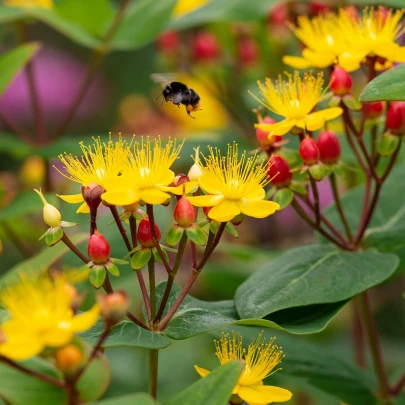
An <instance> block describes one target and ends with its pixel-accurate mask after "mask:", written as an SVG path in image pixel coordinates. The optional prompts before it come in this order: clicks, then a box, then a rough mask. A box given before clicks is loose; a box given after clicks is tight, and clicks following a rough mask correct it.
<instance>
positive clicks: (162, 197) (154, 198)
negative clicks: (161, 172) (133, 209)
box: [140, 188, 170, 204]
mask: <svg viewBox="0 0 405 405" xmlns="http://www.w3.org/2000/svg"><path fill="white" fill-rule="evenodd" d="M140 197H141V200H143V201H145V202H146V203H147V204H163V203H164V202H165V201H166V200H167V199H168V198H170V194H167V193H165V192H164V191H161V190H158V189H157V188H147V189H145V190H140Z"/></svg>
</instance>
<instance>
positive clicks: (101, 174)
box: [96, 168, 105, 180]
mask: <svg viewBox="0 0 405 405" xmlns="http://www.w3.org/2000/svg"><path fill="white" fill-rule="evenodd" d="M96 176H97V178H98V179H99V180H103V179H104V176H105V170H104V169H103V168H100V169H96Z"/></svg>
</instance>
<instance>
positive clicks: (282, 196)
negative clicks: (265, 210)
mask: <svg viewBox="0 0 405 405" xmlns="http://www.w3.org/2000/svg"><path fill="white" fill-rule="evenodd" d="M293 198H294V194H293V192H292V190H290V189H289V188H282V189H280V190H278V191H277V192H276V194H275V195H274V197H273V201H274V202H276V203H277V204H280V210H283V209H284V208H287V207H288V206H289V205H290V204H291V203H292V200H293Z"/></svg>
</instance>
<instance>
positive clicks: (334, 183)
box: [329, 173, 353, 242]
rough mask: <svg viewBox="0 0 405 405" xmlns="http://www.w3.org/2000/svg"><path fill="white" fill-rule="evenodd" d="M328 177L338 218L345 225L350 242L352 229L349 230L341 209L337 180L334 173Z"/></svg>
mask: <svg viewBox="0 0 405 405" xmlns="http://www.w3.org/2000/svg"><path fill="white" fill-rule="evenodd" d="M329 179H330V184H331V186H332V191H333V197H334V199H335V203H336V208H337V210H338V212H339V215H340V219H341V221H342V223H343V226H344V227H345V230H346V235H347V237H348V239H349V241H350V242H351V241H352V238H353V236H352V231H351V230H350V226H349V223H348V222H347V218H346V214H345V212H344V210H343V207H342V203H341V201H340V196H339V190H338V185H337V180H336V175H335V173H332V174H331V175H330V177H329Z"/></svg>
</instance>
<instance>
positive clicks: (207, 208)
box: [203, 207, 212, 218]
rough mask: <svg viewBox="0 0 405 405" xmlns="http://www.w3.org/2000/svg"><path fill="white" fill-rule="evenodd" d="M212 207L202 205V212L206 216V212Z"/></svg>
mask: <svg viewBox="0 0 405 405" xmlns="http://www.w3.org/2000/svg"><path fill="white" fill-rule="evenodd" d="M211 208H212V207H203V213H204V215H205V216H206V217H207V218H208V213H209V212H210V210H211Z"/></svg>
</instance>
